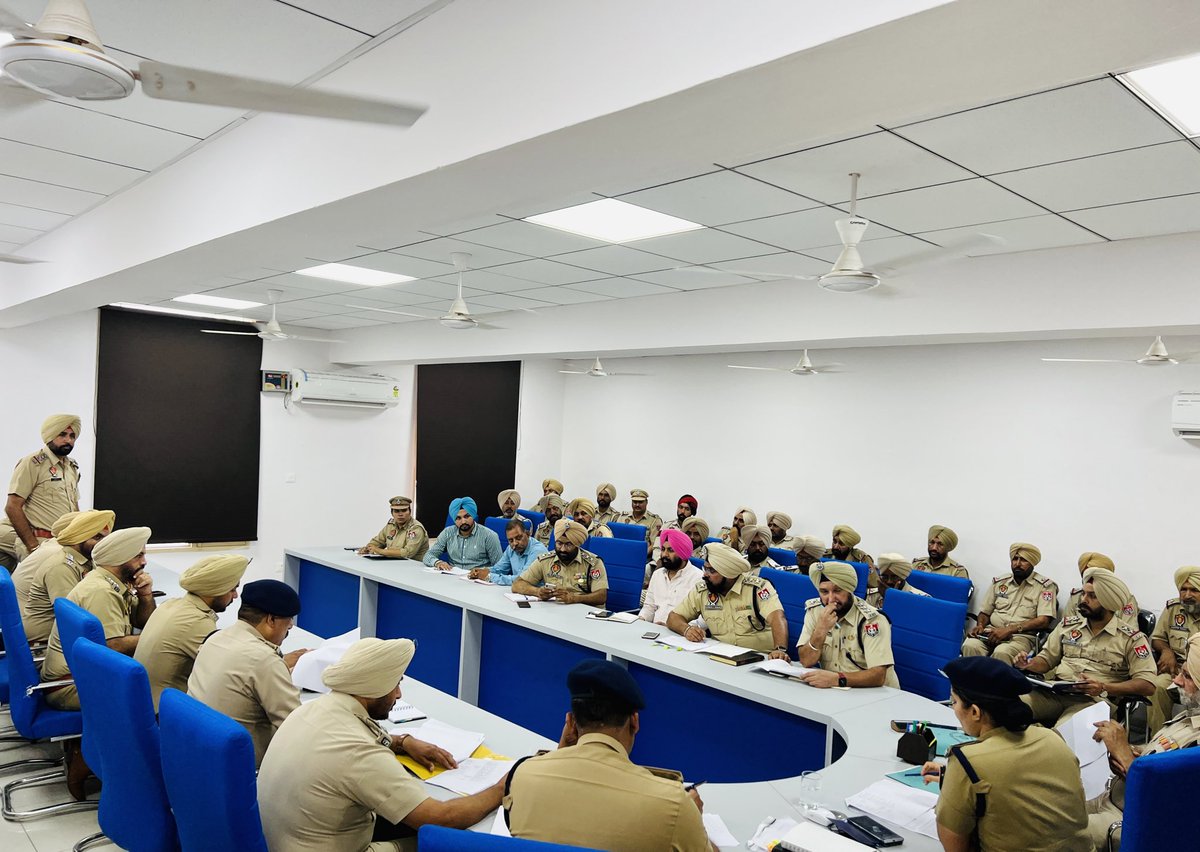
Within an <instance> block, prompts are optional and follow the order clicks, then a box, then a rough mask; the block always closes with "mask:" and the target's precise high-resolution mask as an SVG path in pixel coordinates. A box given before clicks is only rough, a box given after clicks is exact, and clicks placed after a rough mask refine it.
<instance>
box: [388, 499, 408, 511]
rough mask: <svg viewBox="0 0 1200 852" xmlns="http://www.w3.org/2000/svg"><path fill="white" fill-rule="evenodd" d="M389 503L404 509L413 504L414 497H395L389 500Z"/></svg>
mask: <svg viewBox="0 0 1200 852" xmlns="http://www.w3.org/2000/svg"><path fill="white" fill-rule="evenodd" d="M388 505H389V506H399V507H400V508H401V509H403V508H404V507H405V506H411V505H412V498H411V497H393V498H392V499H391V500H388Z"/></svg>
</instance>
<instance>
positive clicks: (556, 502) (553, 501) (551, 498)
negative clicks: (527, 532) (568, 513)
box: [545, 494, 567, 512]
mask: <svg viewBox="0 0 1200 852" xmlns="http://www.w3.org/2000/svg"><path fill="white" fill-rule="evenodd" d="M545 505H547V506H557V507H558V511H560V512H562V511H564V510H565V509H566V508H567V504H566V502H565V501H564V500H563V498H561V497H559V496H558V495H557V494H549V495H547V497H546V503H545Z"/></svg>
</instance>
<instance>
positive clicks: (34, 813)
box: [0, 769, 100, 822]
mask: <svg viewBox="0 0 1200 852" xmlns="http://www.w3.org/2000/svg"><path fill="white" fill-rule="evenodd" d="M66 780H67V773H66V770H61V769H60V770H58V771H55V772H49V773H46V774H44V775H31V776H29V777H28V778H18V779H17V780H15V781H9V782H8V783H7V784H5V785H4V789H3V791H2V792H0V815H3V817H4V819H6V820H8V821H9V822H28V821H29V820H34V819H41V818H42V817H48V816H54V815H55V814H69V813H75V812H76V811H90V810H95V809H96V808H98V807H100V803H99V802H93V801H83V802H77V801H75V800H71V801H69V802H59V803H57V804H53V805H43V806H42V807H40V808H31V809H30V810H27V811H18V810H16V809H15V808H14V807H13V803H12V794H13V793H14V792H15V791H17V790H27V789H31V788H33V787H49V786H50V785H52V784H65V783H66Z"/></svg>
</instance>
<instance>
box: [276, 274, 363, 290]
mask: <svg viewBox="0 0 1200 852" xmlns="http://www.w3.org/2000/svg"><path fill="white" fill-rule="evenodd" d="M253 283H255V284H262V285H263V286H264V287H282V288H284V289H286V290H298V291H301V292H306V293H345V292H347V291H350V290H359V289H363V288H361V287H359V285H357V284H347V283H346V282H345V281H329V280H327V279H325V278H313V277H311V276H309V275H297V274H296V273H294V272H284V273H282V274H276V275H272V276H270V277H269V278H263V279H261V280H259V281H255V282H253Z"/></svg>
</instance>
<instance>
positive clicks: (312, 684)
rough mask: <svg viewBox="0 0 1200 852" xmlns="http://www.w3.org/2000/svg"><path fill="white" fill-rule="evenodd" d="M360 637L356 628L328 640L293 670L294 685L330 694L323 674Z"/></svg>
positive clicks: (308, 654)
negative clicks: (322, 679)
mask: <svg viewBox="0 0 1200 852" xmlns="http://www.w3.org/2000/svg"><path fill="white" fill-rule="evenodd" d="M358 637H359V633H358V628H357V627H355V628H354V629H353V630H351V631H349V632H348V633H343V634H342V635H341V636H334V637H333V638H331V639H326V640H325V641H324V642H322V643H321V645H320V646H319V647H317V648H314V649H313V650H311V651H309V652H308V653H307V654H305V655H303V656H302V657H300V659H299V660H297V661H296V667H295V668H294V669H292V683H294V684H296V686H298V687H299V688H300V689H307V690H309V691H311V692H328V691H329V687H327V686H326V685H325V684H323V683H321V674H322V673H323V672H324V671H325V669H327V668H329V666H332V665H333V664H334V663H336V662H337V661H338V660H340V659H341V658H342V654H344V653H346V650H347V649H348V648H349V647H350V646H351V645H353V644H354V643H355V642H357V641H358Z"/></svg>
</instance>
